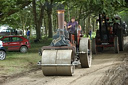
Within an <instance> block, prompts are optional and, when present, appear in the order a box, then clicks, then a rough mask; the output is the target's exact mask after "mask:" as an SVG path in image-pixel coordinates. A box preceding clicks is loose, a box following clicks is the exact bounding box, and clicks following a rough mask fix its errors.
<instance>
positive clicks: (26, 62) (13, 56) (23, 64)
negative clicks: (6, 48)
mask: <svg viewBox="0 0 128 85" xmlns="http://www.w3.org/2000/svg"><path fill="white" fill-rule="evenodd" d="M51 40H52V39H48V38H44V39H43V40H41V41H40V42H38V43H34V42H33V39H31V41H30V43H31V48H30V49H29V50H28V52H27V53H20V52H7V56H6V59H5V60H3V61H0V76H3V75H11V74H15V73H20V72H24V71H28V70H30V69H33V68H36V67H37V62H38V61H39V60H41V56H39V55H38V51H39V49H40V48H41V47H42V46H47V45H49V44H50V43H51Z"/></svg>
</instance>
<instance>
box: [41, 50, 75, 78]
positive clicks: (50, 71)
mask: <svg viewBox="0 0 128 85" xmlns="http://www.w3.org/2000/svg"><path fill="white" fill-rule="evenodd" d="M71 59H72V50H44V51H43V53H42V71H43V74H44V75H45V76H59V75H60V76H61V75H62V76H71V75H72V74H73V73H74V68H75V67H74V66H73V65H72V64H71Z"/></svg>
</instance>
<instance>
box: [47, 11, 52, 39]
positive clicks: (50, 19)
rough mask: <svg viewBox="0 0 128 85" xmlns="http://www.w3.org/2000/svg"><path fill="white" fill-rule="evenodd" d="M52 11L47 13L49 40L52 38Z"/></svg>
mask: <svg viewBox="0 0 128 85" xmlns="http://www.w3.org/2000/svg"><path fill="white" fill-rule="evenodd" d="M51 14H52V11H49V12H48V24H49V36H48V37H49V38H52V35H53V33H52V17H51Z"/></svg>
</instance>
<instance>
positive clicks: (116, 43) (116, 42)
mask: <svg viewBox="0 0 128 85" xmlns="http://www.w3.org/2000/svg"><path fill="white" fill-rule="evenodd" d="M114 50H115V53H119V43H118V37H115V38H114Z"/></svg>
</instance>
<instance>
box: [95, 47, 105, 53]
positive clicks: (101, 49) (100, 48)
mask: <svg viewBox="0 0 128 85" xmlns="http://www.w3.org/2000/svg"><path fill="white" fill-rule="evenodd" d="M96 49H97V51H98V52H102V51H103V50H104V48H103V47H97V48H96Z"/></svg>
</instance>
